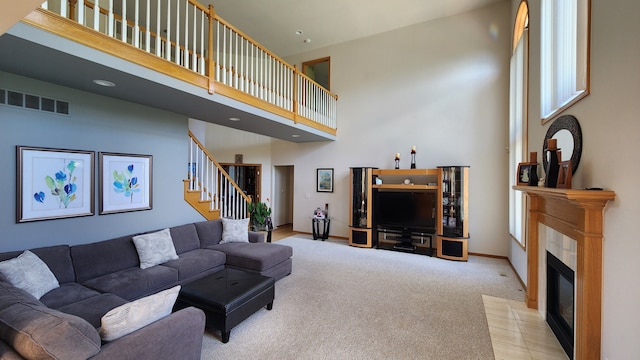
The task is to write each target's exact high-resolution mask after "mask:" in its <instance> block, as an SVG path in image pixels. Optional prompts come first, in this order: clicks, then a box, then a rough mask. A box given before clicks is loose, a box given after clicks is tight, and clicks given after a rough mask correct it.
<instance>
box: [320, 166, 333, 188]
mask: <svg viewBox="0 0 640 360" xmlns="http://www.w3.org/2000/svg"><path fill="white" fill-rule="evenodd" d="M316 191H317V192H333V169H317V170H316Z"/></svg>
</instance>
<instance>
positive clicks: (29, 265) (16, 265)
mask: <svg viewBox="0 0 640 360" xmlns="http://www.w3.org/2000/svg"><path fill="white" fill-rule="evenodd" d="M0 273H2V275H4V276H5V277H6V278H7V280H9V282H10V283H11V285H13V286H15V287H17V288H20V289H22V290H24V291H26V292H28V293H29V294H31V295H33V297H35V298H36V299H40V298H41V297H42V295H44V294H46V293H48V292H49V291H51V290H53V289H56V288H58V287H59V286H60V284H59V283H58V279H57V278H56V276H55V275H53V273H52V272H51V269H49V267H48V266H47V264H45V263H44V261H42V260H40V258H39V257H38V255H36V254H34V253H32V252H31V251H29V250H27V251H25V252H23V253H22V254H20V255H19V256H18V257H15V258H13V259H10V260H5V261H3V262H0Z"/></svg>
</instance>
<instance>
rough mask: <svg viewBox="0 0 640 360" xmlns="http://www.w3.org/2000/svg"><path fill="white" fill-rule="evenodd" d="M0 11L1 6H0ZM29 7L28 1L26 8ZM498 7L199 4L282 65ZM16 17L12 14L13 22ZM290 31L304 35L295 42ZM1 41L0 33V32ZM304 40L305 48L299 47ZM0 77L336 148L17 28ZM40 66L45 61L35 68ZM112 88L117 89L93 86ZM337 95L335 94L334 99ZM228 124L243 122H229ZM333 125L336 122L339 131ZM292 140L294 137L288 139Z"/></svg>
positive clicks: (358, 1)
mask: <svg viewBox="0 0 640 360" xmlns="http://www.w3.org/2000/svg"><path fill="white" fill-rule="evenodd" d="M0 1H2V3H0V5H1V8H0V9H2V10H3V11H4V10H5V9H6V8H7V6H8V4H7V0H0ZM29 1H31V0H29ZM498 1H504V0H394V1H388V0H385V1H382V0H323V1H308V0H269V1H265V0H201V1H200V2H201V3H203V4H206V5H208V4H210V3H211V4H213V5H214V9H215V11H216V13H217V14H218V15H219V16H221V17H222V18H223V19H225V20H227V21H229V22H230V23H231V24H233V25H234V26H235V27H236V28H238V29H241V30H242V31H243V32H245V33H246V34H247V35H249V36H251V37H252V38H254V40H257V41H258V42H260V43H261V44H263V45H264V46H265V47H267V48H268V49H270V50H271V51H273V52H274V53H276V54H278V55H279V56H281V57H286V56H288V55H293V54H298V53H302V52H305V51H309V50H313V49H318V48H322V47H325V46H329V45H333V44H338V43H343V42H346V41H350V40H354V39H358V38H362V37H366V36H371V35H374V34H377V33H382V32H386V31H390V30H393V29H397V28H401V27H406V26H409V25H412V24H416V23H420V22H424V21H428V20H431V19H435V18H439V17H445V16H451V15H454V14H457V13H461V12H466V11H469V10H471V9H474V8H478V7H483V6H486V5H488V4H491V3H494V2H498ZM15 15H16V16H18V15H17V14H15ZM297 30H302V31H303V34H301V35H296V31H297ZM0 34H1V32H0ZM304 39H311V42H307V43H305V42H304ZM0 53H1V54H2V56H0V71H6V72H10V73H14V74H17V75H22V76H26V77H30V78H34V79H40V80H44V81H47V82H50V83H54V84H60V85H63V86H67V87H71V88H75V89H79V90H83V91H88V92H91V93H96V94H100V95H104V96H109V97H113V98H118V99H122V100H126V101H130V102H134V103H138V104H143V105H147V106H151V107H155V108H159V109H165V110H168V111H172V112H176V113H179V114H184V115H185V116H188V117H190V118H195V119H199V120H203V121H207V122H211V123H215V124H219V125H223V126H228V127H232V128H235V129H239V130H245V131H250V132H253V133H257V134H262V135H265V136H269V137H273V138H279V139H283V140H287V141H293V142H312V141H327V140H335V138H336V137H335V136H333V135H328V134H326V133H323V132H320V131H318V130H316V129H313V128H310V127H308V126H304V125H301V124H294V123H293V122H292V121H290V120H288V119H284V118H282V117H279V116H276V115H274V114H271V113H269V112H266V111H262V110H260V109H256V108H253V107H250V106H247V105H245V104H243V103H241V102H238V101H235V100H233V99H229V98H226V97H224V96H221V95H216V94H214V95H209V94H208V93H207V92H206V91H204V92H203V91H202V89H200V88H197V89H195V88H193V87H190V86H189V85H188V84H187V85H185V84H184V83H181V82H179V81H177V80H175V79H172V78H169V77H166V76H162V75H161V74H158V73H156V72H153V71H151V70H149V69H146V68H143V67H140V66H136V65H134V64H132V63H129V62H127V61H124V60H122V59H119V58H116V57H112V56H108V55H106V54H104V53H100V52H97V51H96V50H93V49H92V48H89V47H84V46H82V45H79V44H78V43H75V42H72V41H69V40H66V39H64V38H61V37H58V36H55V35H52V34H51V33H48V32H46V31H43V30H41V29H37V28H34V27H31V26H28V25H25V24H23V23H19V24H17V25H16V26H13V27H12V28H10V29H9V30H8V31H7V33H5V34H4V35H1V36H0ZM41 59H47V61H44V62H43V61H41ZM96 74H100V78H102V79H107V80H110V81H113V82H115V83H116V84H117V87H116V88H105V87H99V86H95V84H93V83H92V80H93V79H95V78H96ZM338 95H339V94H338ZM230 117H237V118H240V119H242V120H241V121H238V122H230V121H229V118H230ZM339 121H340V119H338V124H339ZM294 135H296V136H297V137H293V136H294Z"/></svg>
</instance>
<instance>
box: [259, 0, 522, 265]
mask: <svg viewBox="0 0 640 360" xmlns="http://www.w3.org/2000/svg"><path fill="white" fill-rule="evenodd" d="M509 14H510V3H509V2H501V3H498V4H495V5H492V6H489V7H485V8H483V9H480V10H476V11H472V12H469V13H465V14H463V15H459V16H453V17H448V18H444V19H440V20H436V21H431V22H426V23H422V24H418V25H415V26H411V27H407V28H404V29H400V30H396V31H392V32H387V33H384V34H381V35H376V36H372V37H369V38H365V39H361V40H356V41H352V42H348V43H344V44H340V45H336V46H332V47H328V48H325V49H322V50H318V51H313V52H310V53H306V54H301V55H298V56H294V57H290V58H289V59H287V60H288V61H290V63H292V64H298V65H299V64H300V63H301V62H303V61H307V60H310V59H315V58H319V57H323V56H331V87H332V91H334V92H335V93H336V94H338V95H339V97H340V98H339V101H338V139H337V141H335V142H332V143H313V144H292V143H288V142H284V141H274V142H273V146H272V149H273V152H272V156H273V161H274V163H283V164H288V163H292V164H294V165H295V176H296V178H295V193H294V196H295V210H296V211H295V215H294V230H298V231H306V232H309V231H310V229H309V225H308V217H309V216H310V214H311V212H312V211H313V209H315V208H316V207H318V206H324V204H325V203H329V209H330V213H331V216H333V217H334V218H335V219H334V221H332V223H331V235H334V236H344V237H347V236H348V231H347V229H348V214H347V213H348V200H349V199H348V197H349V183H348V179H349V167H352V166H374V167H380V168H393V166H394V163H393V157H394V154H395V153H396V152H400V153H401V167H402V168H409V151H410V149H411V146H412V145H416V147H417V166H418V167H419V168H432V167H436V166H438V165H470V166H471V175H470V200H469V203H470V214H469V223H470V232H471V241H470V242H469V250H470V251H471V252H478V253H485V254H494V255H504V256H506V255H507V246H506V244H505V241H504V236H503V234H504V232H505V231H506V229H507V211H506V209H507V202H508V199H507V193H506V191H505V189H506V187H507V186H508V185H507V172H506V169H505V164H506V161H507V153H506V150H505V148H506V146H507V142H508V134H507V124H508V74H509V42H510V20H509V17H510V16H509ZM320 167H329V168H335V185H334V192H333V193H317V192H316V191H315V186H316V180H315V176H316V168H320ZM306 195H309V198H307V196H306Z"/></svg>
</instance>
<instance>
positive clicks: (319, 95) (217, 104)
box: [0, 0, 338, 142]
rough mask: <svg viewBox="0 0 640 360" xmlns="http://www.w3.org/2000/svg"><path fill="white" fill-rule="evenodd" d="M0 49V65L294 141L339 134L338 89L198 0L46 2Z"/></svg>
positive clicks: (0, 41) (1, 38) (2, 41)
mask: <svg viewBox="0 0 640 360" xmlns="http://www.w3.org/2000/svg"><path fill="white" fill-rule="evenodd" d="M0 51H1V52H2V53H3V55H2V57H0V70H1V71H6V72H10V73H14V74H18V75H23V76H27V77H31V78H35V79H39V80H43V81H47V82H51V83H56V84H60V85H64V86H68V87H72V88H76V89H79V90H84V91H89V92H92V93H97V94H101V95H105V96H109V97H113V98H119V99H122V100H126V101H131V102H135V103H139V104H144V105H148V106H151V107H155V108H160V109H164V110H168V111H172V112H176V113H180V114H184V115H186V116H188V117H190V118H194V119H198V120H203V121H207V122H211V123H216V124H220V125H223V126H227V127H232V128H236V129H239V130H245V131H250V132H253V133H258V134H262V135H266V136H270V137H274V138H279V139H283V140H287V141H293V142H309V141H327V140H335V137H336V129H337V116H336V113H337V111H336V110H337V100H338V97H337V96H336V95H335V94H332V93H331V92H329V91H327V90H326V89H324V88H323V87H322V86H320V85H319V84H317V83H316V82H314V81H313V80H311V79H310V78H309V77H307V76H306V75H304V74H302V72H300V71H299V70H298V69H297V67H296V66H292V65H289V64H287V63H286V62H285V61H284V60H282V59H281V58H280V57H278V56H277V55H275V54H273V53H272V52H271V51H269V50H268V49H266V48H264V47H263V46H262V45H260V44H259V43H257V42H256V41H254V40H253V39H251V38H250V37H249V36H247V35H246V34H244V33H243V32H242V31H240V30H239V29H236V28H235V27H233V25H231V24H229V23H228V22H226V21H225V20H223V19H222V18H220V17H219V16H217V15H216V14H215V11H214V8H213V6H208V7H205V6H203V5H201V4H199V3H197V2H196V1H193V0H163V1H151V0H85V1H84V2H82V1H77V0H55V1H48V2H45V3H43V4H42V5H41V7H40V8H38V9H36V10H34V11H33V12H31V13H30V14H29V15H27V16H26V17H25V18H24V19H22V21H20V22H19V23H18V24H16V25H14V26H13V27H12V28H11V29H9V30H8V31H7V32H6V33H5V34H3V35H2V36H0ZM96 79H100V80H108V81H109V82H112V83H114V84H115V85H116V86H115V87H103V86H98V85H96V84H95V83H94V82H93V81H94V80H96ZM230 118H238V119H240V120H241V121H230V120H229V119H230Z"/></svg>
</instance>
